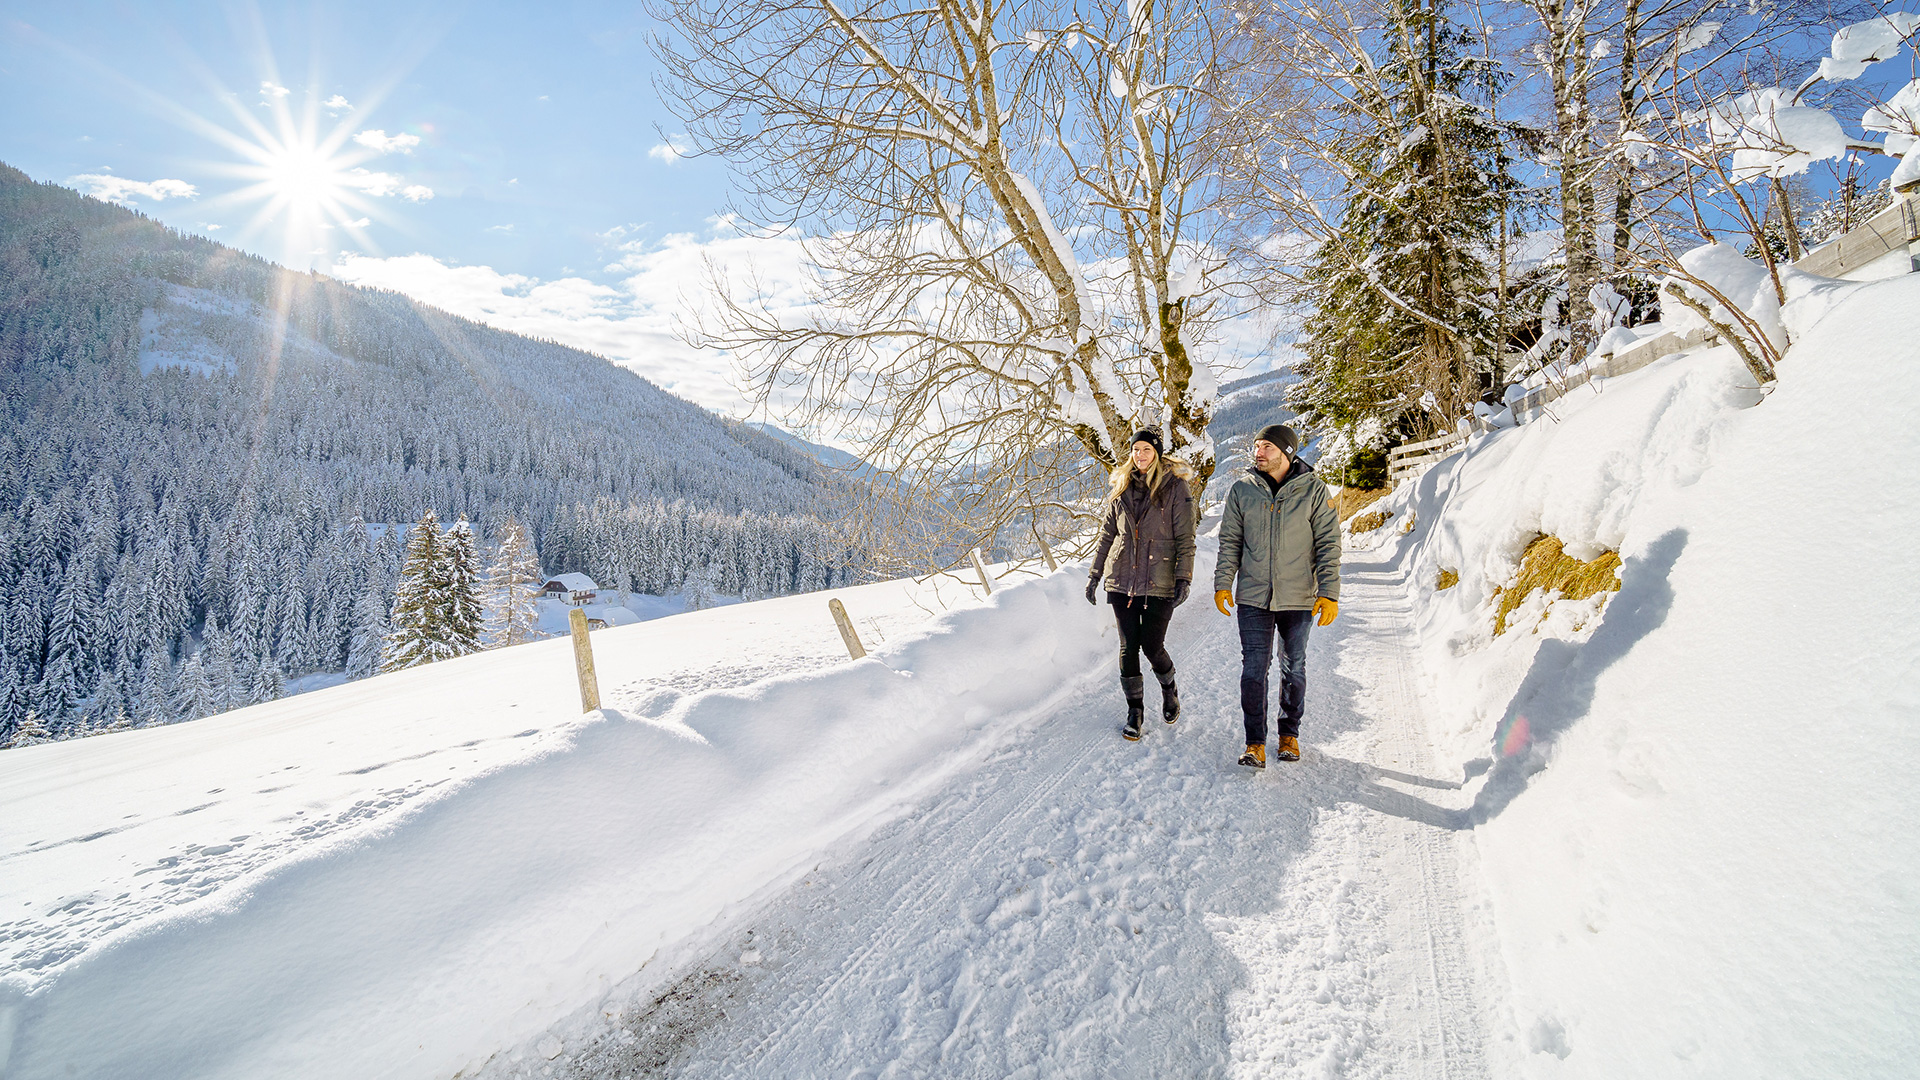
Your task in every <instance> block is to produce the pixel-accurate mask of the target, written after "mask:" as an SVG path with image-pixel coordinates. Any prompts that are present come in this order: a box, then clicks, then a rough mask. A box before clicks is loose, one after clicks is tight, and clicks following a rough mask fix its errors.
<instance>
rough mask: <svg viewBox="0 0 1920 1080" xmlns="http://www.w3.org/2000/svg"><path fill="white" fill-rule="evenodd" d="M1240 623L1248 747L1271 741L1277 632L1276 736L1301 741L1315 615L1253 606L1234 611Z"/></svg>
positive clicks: (1242, 704) (1243, 710)
mask: <svg viewBox="0 0 1920 1080" xmlns="http://www.w3.org/2000/svg"><path fill="white" fill-rule="evenodd" d="M1234 611H1235V614H1236V616H1237V617H1238V618H1239V621H1240V713H1241V717H1242V719H1244V720H1245V721H1246V723H1247V745H1248V746H1253V745H1256V744H1264V743H1265V742H1266V741H1267V671H1268V669H1269V668H1271V667H1272V666H1273V639H1274V636H1275V631H1278V633H1279V638H1280V715H1279V717H1278V718H1277V719H1276V720H1275V721H1274V725H1275V726H1276V727H1278V728H1279V729H1280V730H1279V732H1278V733H1277V734H1279V735H1282V736H1286V735H1291V736H1293V737H1294V738H1296V739H1297V738H1299V737H1300V713H1301V711H1302V710H1303V709H1304V708H1305V707H1306V703H1307V631H1308V630H1309V629H1310V628H1311V627H1312V626H1313V612H1311V611H1268V610H1267V609H1265V608H1257V607H1254V606H1253V605H1251V604H1241V605H1240V606H1239V607H1237V608H1235V609H1234Z"/></svg>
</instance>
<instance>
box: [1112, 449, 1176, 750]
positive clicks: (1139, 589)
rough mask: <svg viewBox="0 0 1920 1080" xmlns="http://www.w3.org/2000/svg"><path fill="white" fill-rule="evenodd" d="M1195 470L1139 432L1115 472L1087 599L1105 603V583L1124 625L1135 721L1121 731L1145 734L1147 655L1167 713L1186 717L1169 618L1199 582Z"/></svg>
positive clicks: (1123, 674)
mask: <svg viewBox="0 0 1920 1080" xmlns="http://www.w3.org/2000/svg"><path fill="white" fill-rule="evenodd" d="M1191 475H1192V473H1191V472H1190V471H1189V470H1188V469H1187V467H1186V466H1185V465H1183V464H1181V463H1180V462H1178V461H1170V460H1168V459H1167V458H1166V457H1165V456H1164V455H1163V454H1162V453H1161V447H1160V433H1159V432H1157V431H1153V430H1151V429H1148V430H1145V431H1136V432H1134V435H1133V452H1132V453H1131V454H1129V455H1128V456H1127V460H1126V461H1124V462H1122V463H1121V464H1120V467H1119V468H1117V469H1115V470H1114V471H1113V487H1112V489H1111V490H1109V491H1108V492H1107V517H1106V521H1105V523H1103V524H1102V525H1101V526H1100V545H1099V547H1097V548H1095V549H1094V553H1093V575H1092V576H1091V577H1090V578H1089V579H1088V580H1087V603H1089V604H1097V603H1099V600H1098V598H1097V593H1098V591H1099V589H1100V582H1101V580H1102V579H1105V581H1106V583H1107V603H1109V604H1112V605H1113V614H1114V618H1115V619H1116V620H1117V621H1118V622H1119V624H1120V688H1121V689H1122V690H1123V691H1125V692H1126V695H1127V726H1126V727H1125V728H1122V729H1121V731H1120V734H1121V735H1123V736H1125V737H1126V738H1127V739H1129V740H1133V741H1137V740H1138V739H1139V738H1140V729H1141V726H1142V725H1143V724H1144V723H1145V722H1146V704H1145V701H1144V699H1145V697H1146V694H1145V689H1144V687H1145V684H1146V679H1145V677H1144V676H1142V675H1141V674H1140V653H1141V652H1142V651H1144V652H1145V653H1146V654H1147V663H1149V664H1152V665H1153V673H1154V675H1155V676H1157V677H1158V678H1159V680H1160V694H1161V698H1160V717H1161V719H1163V720H1165V721H1166V722H1167V723H1169V724H1171V723H1173V722H1175V721H1177V720H1179V719H1180V693H1179V690H1178V689H1177V688H1176V687H1175V686H1174V684H1173V657H1171V656H1168V655H1167V648H1166V640H1167V622H1168V620H1170V619H1172V618H1173V609H1174V608H1176V607H1178V606H1180V605H1181V604H1182V603H1184V602H1185V601H1186V599H1187V592H1188V590H1190V589H1191V588H1192V587H1193V493H1192V491H1191V490H1189V489H1188V487H1187V478H1188V477H1190V476H1191Z"/></svg>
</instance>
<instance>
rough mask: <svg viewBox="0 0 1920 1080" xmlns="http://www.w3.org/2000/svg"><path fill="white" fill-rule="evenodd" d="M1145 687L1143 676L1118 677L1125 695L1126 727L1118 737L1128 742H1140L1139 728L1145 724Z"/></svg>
mask: <svg viewBox="0 0 1920 1080" xmlns="http://www.w3.org/2000/svg"><path fill="white" fill-rule="evenodd" d="M1146 685H1147V680H1146V677H1145V676H1143V675H1134V676H1126V675H1122V676H1120V689H1121V690H1122V691H1124V692H1125V693H1126V695H1127V726H1126V727H1124V728H1121V729H1120V735H1121V737H1122V738H1125V739H1126V740H1127V741H1128V742H1139V741H1140V727H1141V725H1143V724H1145V723H1146V722H1147V702H1146Z"/></svg>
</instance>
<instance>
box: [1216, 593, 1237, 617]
mask: <svg viewBox="0 0 1920 1080" xmlns="http://www.w3.org/2000/svg"><path fill="white" fill-rule="evenodd" d="M1213 606H1214V607H1217V608H1219V609H1220V614H1222V615H1231V614H1233V590H1232V589H1218V590H1216V591H1215V592H1214V594H1213Z"/></svg>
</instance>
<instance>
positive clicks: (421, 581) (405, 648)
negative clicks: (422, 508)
mask: <svg viewBox="0 0 1920 1080" xmlns="http://www.w3.org/2000/svg"><path fill="white" fill-rule="evenodd" d="M443 543H444V538H443V537H442V536H441V533H440V519H439V518H438V517H437V516H435V514H434V512H433V511H432V510H431V509H429V510H428V511H427V512H426V513H425V514H424V515H422V516H421V518H420V521H419V523H418V524H416V525H414V527H413V530H412V531H411V532H410V533H408V535H407V554H406V563H405V565H404V566H402V567H401V570H400V579H399V581H398V582H397V583H395V585H394V590H393V613H392V615H391V616H389V619H388V622H389V626H390V629H389V630H388V631H387V641H386V647H385V649H384V651H383V653H382V656H381V668H380V669H381V670H382V671H399V670H400V669H402V668H410V667H416V666H418V665H420V664H431V663H433V662H434V661H436V660H445V659H446V658H447V657H449V656H453V655H455V654H454V653H453V652H452V650H451V649H450V647H449V646H448V634H447V627H446V617H447V609H446V604H445V602H444V598H445V595H446V580H445V573H446V558H445V556H444V554H443V553H442V550H441V549H442V545H443Z"/></svg>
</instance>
